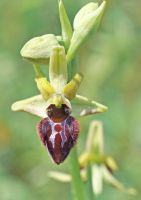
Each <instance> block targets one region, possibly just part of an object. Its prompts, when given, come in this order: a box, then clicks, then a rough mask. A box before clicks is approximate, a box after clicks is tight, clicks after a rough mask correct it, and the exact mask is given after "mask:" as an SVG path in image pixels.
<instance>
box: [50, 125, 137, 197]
mask: <svg viewBox="0 0 141 200" xmlns="http://www.w3.org/2000/svg"><path fill="white" fill-rule="evenodd" d="M79 164H80V168H81V171H80V173H81V177H82V179H83V181H84V182H86V181H88V180H91V181H92V189H93V193H94V194H95V195H99V194H101V193H102V191H103V181H105V182H107V183H108V184H111V185H112V186H113V187H115V188H116V189H117V190H119V191H121V192H125V193H127V194H130V195H136V193H137V191H136V190H135V189H134V188H126V187H125V186H124V185H123V184H122V183H121V182H120V181H118V180H117V179H116V178H115V177H114V176H113V172H114V171H116V170H117V169H118V166H117V164H116V162H115V160H114V159H113V158H112V157H111V156H107V155H105V154H104V139H103V127H102V123H101V122H100V121H92V122H91V124H90V128H89V133H88V138H87V142H86V148H85V151H84V153H82V154H81V155H80V157H79ZM89 170H90V172H89ZM48 176H49V177H51V178H53V179H56V180H58V181H62V182H70V181H71V176H70V175H69V174H65V173H60V172H55V171H50V172H48ZM89 176H90V177H89Z"/></svg>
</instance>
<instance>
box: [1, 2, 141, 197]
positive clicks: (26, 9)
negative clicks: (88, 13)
mask: <svg viewBox="0 0 141 200" xmlns="http://www.w3.org/2000/svg"><path fill="white" fill-rule="evenodd" d="M88 2H89V1H88V0H77V1H76V0H64V4H65V7H66V9H67V11H68V15H69V17H70V19H71V21H73V18H74V16H75V14H76V12H77V11H78V10H79V9H80V8H81V7H82V6H83V5H85V4H86V3H88ZM140 8H141V1H140V0H128V1H126V0H124V1H123V0H118V1H117V0H109V1H108V4H107V9H106V12H105V16H104V18H103V22H102V24H101V27H100V30H99V32H98V33H97V34H96V35H94V36H92V37H91V38H90V39H89V40H88V41H87V43H86V44H85V46H84V47H83V48H82V49H81V51H80V58H81V59H80V71H82V72H83V73H84V74H85V77H84V81H83V84H82V86H81V87H80V93H81V94H83V95H87V96H88V97H89V98H91V99H96V100H97V101H100V102H102V103H104V104H105V105H108V107H109V111H108V112H107V113H104V114H101V115H96V116H91V117H86V118H84V119H82V120H81V135H80V137H79V141H78V144H77V145H78V150H79V153H81V152H82V151H83V149H84V144H85V140H86V136H87V131H88V124H89V122H90V121H91V120H92V119H100V120H102V121H103V123H104V129H105V145H106V147H105V149H106V152H107V153H108V154H111V155H113V156H114V158H115V159H116V161H117V162H118V164H119V168H120V170H119V172H117V173H116V176H117V177H118V178H119V179H120V180H121V181H123V182H124V184H125V185H126V186H134V187H135V188H137V189H138V190H139V194H138V196H136V197H129V196H127V195H125V194H121V193H119V192H117V191H116V190H115V189H113V188H111V187H110V186H105V187H104V193H103V194H102V195H101V196H100V198H99V199H100V200H106V199H112V200H118V199H121V200H128V199H136V200H137V199H138V200H139V199H141V195H140V187H141V12H140ZM0 16H1V17H0V94H1V95H0V200H25V199H26V200H32V199H34V200H56V199H58V197H59V199H61V200H67V199H70V185H69V184H63V183H59V182H55V181H54V180H51V179H49V178H48V177H47V172H48V171H49V170H53V169H55V170H58V171H64V172H68V167H69V166H68V165H69V162H68V160H66V161H65V162H64V163H63V164H62V165H60V166H56V165H55V164H53V163H52V162H51V160H50V158H49V156H48V153H47V151H46V149H45V148H43V147H42V145H41V143H40V141H39V138H38V136H37V134H36V129H35V126H36V123H37V122H38V121H39V119H38V118H37V117H34V116H31V115H29V114H26V113H14V112H11V109H10V106H11V104H12V103H13V102H14V101H16V100H19V99H23V98H26V97H30V96H32V95H35V94H37V93H38V91H37V89H36V85H35V82H34V72H33V69H32V66H31V65H30V64H29V63H27V62H25V61H23V60H22V58H21V56H20V53H19V52H20V49H21V48H22V46H23V45H24V43H25V42H26V41H28V40H29V39H31V38H32V37H35V36H39V35H43V34H46V33H54V34H56V35H58V34H59V33H60V24H59V19H58V9H57V0H30V1H29V0H21V1H19V0H12V1H9V0H0Z"/></svg>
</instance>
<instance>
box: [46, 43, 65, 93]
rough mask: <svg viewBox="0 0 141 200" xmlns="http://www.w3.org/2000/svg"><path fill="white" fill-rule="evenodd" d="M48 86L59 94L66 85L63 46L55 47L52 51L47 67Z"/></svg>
mask: <svg viewBox="0 0 141 200" xmlns="http://www.w3.org/2000/svg"><path fill="white" fill-rule="evenodd" d="M49 79H50V84H51V85H52V86H53V87H54V89H55V90H56V92H57V93H61V91H62V89H63V87H64V86H65V85H66V83H67V79H68V74H67V61H66V54H65V49H64V47H63V46H60V47H59V46H56V47H54V48H53V49H52V52H51V57H50V65H49Z"/></svg>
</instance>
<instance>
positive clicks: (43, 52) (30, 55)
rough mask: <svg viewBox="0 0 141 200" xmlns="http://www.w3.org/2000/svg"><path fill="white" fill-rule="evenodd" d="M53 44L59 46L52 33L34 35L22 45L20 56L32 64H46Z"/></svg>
mask: <svg viewBox="0 0 141 200" xmlns="http://www.w3.org/2000/svg"><path fill="white" fill-rule="evenodd" d="M54 46H59V43H58V40H57V38H56V36H55V35H53V34H47V35H42V36H39V37H35V38H32V39H31V40H29V41H28V42H27V43H26V44H25V45H24V46H23V48H22V49H21V56H22V57H23V58H25V59H27V60H28V61H30V62H32V63H33V64H48V63H49V57H50V54H51V51H52V49H53V47H54Z"/></svg>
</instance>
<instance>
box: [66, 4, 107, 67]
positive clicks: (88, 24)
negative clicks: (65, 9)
mask: <svg viewBox="0 0 141 200" xmlns="http://www.w3.org/2000/svg"><path fill="white" fill-rule="evenodd" d="M105 6H106V1H103V3H102V4H101V5H100V6H99V7H98V5H97V3H89V4H87V5H85V6H84V7H83V8H82V9H81V10H80V11H79V12H78V13H77V15H76V17H75V19H74V24H73V27H74V33H73V36H72V39H71V44H70V47H69V49H68V53H67V62H68V63H69V62H70V61H71V60H72V59H73V57H74V56H75V54H76V52H77V51H78V49H79V48H80V46H81V45H82V44H83V42H84V41H85V40H86V38H87V37H88V35H89V34H90V33H91V31H96V30H97V28H98V26H99V24H100V21H101V18H102V15H103V12H104V9H105Z"/></svg>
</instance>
